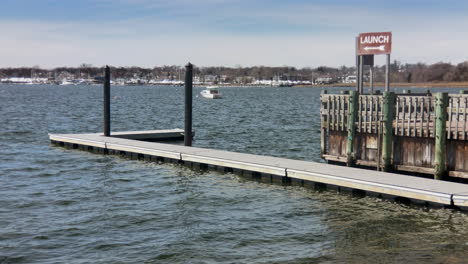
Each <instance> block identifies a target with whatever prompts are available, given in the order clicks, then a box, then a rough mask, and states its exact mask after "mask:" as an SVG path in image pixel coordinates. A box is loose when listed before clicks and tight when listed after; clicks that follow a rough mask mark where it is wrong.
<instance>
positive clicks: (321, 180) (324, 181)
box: [49, 124, 468, 210]
mask: <svg viewBox="0 0 468 264" xmlns="http://www.w3.org/2000/svg"><path fill="white" fill-rule="evenodd" d="M330 125H331V124H330ZM164 133H167V131H164V132H161V134H164ZM177 133H179V132H177ZM113 134H114V135H115V134H117V133H113ZM123 134H127V135H132V137H138V134H139V133H135V132H125V133H123ZM151 134H153V135H157V134H158V131H152V132H151ZM156 137H159V138H160V139H161V138H164V137H162V136H160V135H157V136H156ZM49 138H50V141H51V143H52V144H54V145H58V146H62V147H67V148H72V149H79V150H85V151H91V152H94V153H99V154H114V155H120V156H125V157H129V158H133V159H142V160H147V161H161V162H175V163H180V164H184V165H186V166H190V167H196V168H201V169H213V170H218V171H223V172H234V173H240V174H243V175H248V176H251V177H254V178H258V179H261V180H265V181H268V182H269V181H271V182H274V181H278V182H282V183H286V184H297V185H300V186H311V187H314V188H332V189H334V190H338V191H340V192H350V193H353V194H358V195H363V194H367V195H372V196H378V197H382V198H387V199H395V200H398V201H403V202H413V203H415V204H422V205H437V206H444V207H453V208H459V209H462V210H468V185H466V184H459V183H453V182H444V181H437V180H432V179H425V178H419V177H412V176H405V175H399V174H392V173H386V172H376V171H370V170H362V169H358V168H350V167H344V166H336V165H330V164H324V163H317V162H308V161H299V160H291V159H283V158H276V157H267V156H259V155H251V154H243V153H236V152H228V151H221V150H213V149H204V148H195V147H186V146H181V145H173V144H162V143H156V142H146V141H142V140H135V139H126V138H122V137H114V136H113V137H106V136H103V135H102V134H49Z"/></svg>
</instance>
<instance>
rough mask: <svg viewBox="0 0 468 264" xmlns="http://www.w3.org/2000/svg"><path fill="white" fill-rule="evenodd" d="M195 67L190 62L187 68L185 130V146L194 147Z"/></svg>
mask: <svg viewBox="0 0 468 264" xmlns="http://www.w3.org/2000/svg"><path fill="white" fill-rule="evenodd" d="M192 74H193V65H192V64H191V63H190V62H189V63H188V64H187V65H186V66H185V129H184V145H185V146H188V147H191V146H192V90H193V84H192V80H193V76H192Z"/></svg>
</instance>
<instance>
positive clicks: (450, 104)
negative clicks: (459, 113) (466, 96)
mask: <svg viewBox="0 0 468 264" xmlns="http://www.w3.org/2000/svg"><path fill="white" fill-rule="evenodd" d="M448 100H449V114H448V118H449V121H448V122H449V125H448V127H447V138H448V139H451V138H452V114H453V111H452V108H453V98H452V97H449V99H448Z"/></svg>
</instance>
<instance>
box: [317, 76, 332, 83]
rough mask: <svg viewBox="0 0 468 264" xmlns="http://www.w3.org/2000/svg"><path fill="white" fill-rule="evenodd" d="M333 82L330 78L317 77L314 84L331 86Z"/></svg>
mask: <svg viewBox="0 0 468 264" xmlns="http://www.w3.org/2000/svg"><path fill="white" fill-rule="evenodd" d="M333 82H334V81H333V78H332V77H319V78H317V79H316V80H315V84H331V83H333Z"/></svg>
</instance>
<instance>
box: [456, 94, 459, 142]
mask: <svg viewBox="0 0 468 264" xmlns="http://www.w3.org/2000/svg"><path fill="white" fill-rule="evenodd" d="M459 116H460V97H457V118H456V125H455V139H458V125H459V123H460V120H459Z"/></svg>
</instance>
